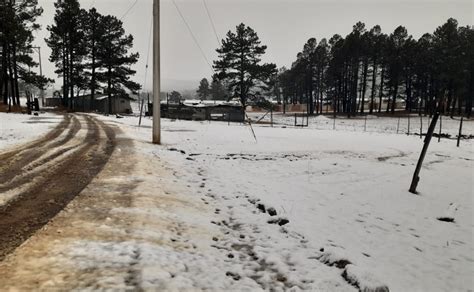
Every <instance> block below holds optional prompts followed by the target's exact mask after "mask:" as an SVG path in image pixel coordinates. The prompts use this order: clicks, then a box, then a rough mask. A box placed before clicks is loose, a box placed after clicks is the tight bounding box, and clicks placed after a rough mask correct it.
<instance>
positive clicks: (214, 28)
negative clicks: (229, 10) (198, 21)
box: [202, 0, 221, 45]
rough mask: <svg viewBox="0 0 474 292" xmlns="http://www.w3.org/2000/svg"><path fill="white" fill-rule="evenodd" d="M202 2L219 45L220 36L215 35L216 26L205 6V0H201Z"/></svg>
mask: <svg viewBox="0 0 474 292" xmlns="http://www.w3.org/2000/svg"><path fill="white" fill-rule="evenodd" d="M202 3H204V8H206V12H207V16H208V17H209V20H210V21H211V25H212V29H213V30H214V35H215V36H216V40H217V43H218V44H219V45H221V41H220V38H219V36H218V35H217V30H216V26H215V25H214V21H213V20H212V16H211V13H210V12H209V8H208V7H207V4H206V0H202Z"/></svg>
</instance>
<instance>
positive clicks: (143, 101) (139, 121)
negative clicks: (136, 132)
mask: <svg viewBox="0 0 474 292" xmlns="http://www.w3.org/2000/svg"><path fill="white" fill-rule="evenodd" d="M138 97H139V98H140V95H138ZM144 103H145V99H144V98H142V104H141V105H140V119H138V127H140V126H141V125H142V114H143V104H144Z"/></svg>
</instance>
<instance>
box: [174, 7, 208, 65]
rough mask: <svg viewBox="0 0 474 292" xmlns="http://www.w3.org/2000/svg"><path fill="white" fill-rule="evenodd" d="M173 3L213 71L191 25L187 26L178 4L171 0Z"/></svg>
mask: <svg viewBox="0 0 474 292" xmlns="http://www.w3.org/2000/svg"><path fill="white" fill-rule="evenodd" d="M171 1H172V2H173V4H174V7H176V10H178V13H179V15H180V16H181V19H182V20H183V22H184V24H185V25H186V27H187V28H188V31H189V33H190V34H191V36H192V38H193V40H194V43H195V44H196V46H197V47H198V48H199V50H200V51H201V54H202V56H203V58H204V60H206V63H207V64H208V65H209V67H210V68H211V70H212V72H214V68H212V65H211V63H210V62H209V60H208V59H207V57H206V54H205V53H204V50H203V49H202V47H201V46H200V45H199V42H198V40H197V38H196V36H195V35H194V33H193V31H192V30H191V27H190V26H189V24H188V22H187V21H186V18H184V15H183V14H182V13H181V10H180V9H179V7H178V5H177V4H176V2H175V0H171Z"/></svg>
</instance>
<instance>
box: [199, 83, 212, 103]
mask: <svg viewBox="0 0 474 292" xmlns="http://www.w3.org/2000/svg"><path fill="white" fill-rule="evenodd" d="M197 94H198V96H199V98H200V99H201V100H206V99H208V97H209V96H210V95H211V90H210V88H209V81H207V78H203V79H202V80H201V82H200V83H199V88H198V90H197Z"/></svg>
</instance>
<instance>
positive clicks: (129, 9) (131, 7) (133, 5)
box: [120, 0, 138, 20]
mask: <svg viewBox="0 0 474 292" xmlns="http://www.w3.org/2000/svg"><path fill="white" fill-rule="evenodd" d="M137 2H138V0H135V2H133V4H132V6H130V8H128V10H127V12H125V14H124V15H123V16H122V17H121V18H120V20H123V19H124V18H125V16H127V14H128V13H129V12H130V11H131V10H132V9H133V7H135V5H136V4H137Z"/></svg>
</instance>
